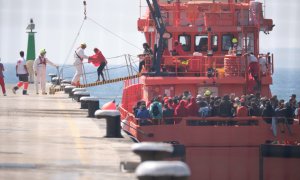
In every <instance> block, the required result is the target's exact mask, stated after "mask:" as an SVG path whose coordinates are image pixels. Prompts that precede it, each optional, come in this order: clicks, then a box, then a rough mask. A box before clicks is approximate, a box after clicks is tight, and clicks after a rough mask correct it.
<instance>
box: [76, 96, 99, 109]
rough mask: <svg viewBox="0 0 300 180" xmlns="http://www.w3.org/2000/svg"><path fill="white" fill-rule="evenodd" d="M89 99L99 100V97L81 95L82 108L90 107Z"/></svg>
mask: <svg viewBox="0 0 300 180" xmlns="http://www.w3.org/2000/svg"><path fill="white" fill-rule="evenodd" d="M89 101H99V98H97V97H95V96H91V97H81V98H80V109H88V108H89V107H88V103H89Z"/></svg>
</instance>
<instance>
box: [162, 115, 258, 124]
mask: <svg viewBox="0 0 300 180" xmlns="http://www.w3.org/2000/svg"><path fill="white" fill-rule="evenodd" d="M261 120H262V118H261V117H256V116H248V117H221V116H214V117H172V118H163V119H162V120H161V124H166V125H176V124H183V125H185V126H258V125H259V122H260V121H261Z"/></svg>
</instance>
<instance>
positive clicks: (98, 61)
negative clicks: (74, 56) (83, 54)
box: [88, 48, 107, 81]
mask: <svg viewBox="0 0 300 180" xmlns="http://www.w3.org/2000/svg"><path fill="white" fill-rule="evenodd" d="M94 52H95V54H94V55H93V56H90V57H89V58H88V62H89V63H92V64H93V65H94V66H96V67H98V69H97V73H98V79H97V81H100V75H101V77H102V79H103V81H105V78H104V74H103V69H104V67H105V66H106V64H107V61H106V59H105V57H104V56H103V54H102V52H101V51H100V50H99V49H98V48H94Z"/></svg>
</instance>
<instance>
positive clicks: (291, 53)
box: [0, 0, 300, 67]
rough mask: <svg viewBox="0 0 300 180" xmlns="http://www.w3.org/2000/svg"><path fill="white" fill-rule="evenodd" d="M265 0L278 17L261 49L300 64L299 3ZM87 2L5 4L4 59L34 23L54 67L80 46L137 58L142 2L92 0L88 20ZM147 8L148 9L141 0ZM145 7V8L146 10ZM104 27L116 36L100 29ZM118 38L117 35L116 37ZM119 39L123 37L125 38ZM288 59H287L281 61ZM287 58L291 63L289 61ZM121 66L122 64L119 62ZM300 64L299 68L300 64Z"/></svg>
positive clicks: (5, 0) (23, 43) (10, 58)
mask: <svg viewBox="0 0 300 180" xmlns="http://www.w3.org/2000/svg"><path fill="white" fill-rule="evenodd" d="M261 1H264V2H265V5H266V9H265V13H266V18H271V19H273V22H274V24H275V27H274V30H273V31H272V32H270V34H269V35H264V34H263V33H261V44H260V47H261V49H262V50H263V51H271V52H274V54H275V58H276V57H277V58H278V59H276V60H278V63H277V65H280V66H287V67H294V66H297V65H298V64H299V63H298V64H297V61H296V58H297V57H299V56H298V55H300V51H299V50H300V43H299V42H300V36H299V35H298V34H297V32H298V31H299V29H300V21H299V17H300V11H299V9H300V1H298V0H285V1H282V0H261ZM82 2H83V1H82V0H0V57H1V58H2V62H4V63H15V62H16V59H17V58H18V56H19V55H18V52H19V51H20V50H25V52H26V48H27V34H26V30H25V29H26V27H27V25H28V23H29V19H30V18H33V19H34V23H35V24H36V29H35V31H37V34H36V52H37V53H38V52H39V50H40V49H42V48H45V49H46V50H47V57H48V58H49V59H50V60H52V61H53V62H55V63H58V64H63V63H64V62H66V63H67V64H71V63H72V61H73V58H72V55H69V54H70V53H69V52H73V51H74V50H75V49H76V48H77V47H78V46H79V44H80V43H83V42H84V43H86V44H87V50H86V54H88V55H90V54H92V49H93V48H94V47H98V48H100V49H101V50H102V52H103V53H104V55H105V56H106V57H114V56H118V55H122V54H131V55H137V54H139V53H140V52H141V51H142V50H141V47H142V43H143V42H144V36H143V34H142V33H140V32H138V31H137V19H138V18H139V17H140V7H139V6H140V0H87V16H88V17H89V18H90V19H92V20H94V21H95V22H97V23H98V25H97V24H96V23H95V22H93V21H91V20H90V19H88V20H86V21H85V22H84V25H83V28H82V30H81V32H80V34H79V35H78V39H77V41H76V42H75V45H74V46H72V44H73V41H74V40H75V38H76V37H77V33H78V31H79V27H80V25H81V23H82V21H83V17H84V14H83V3H82ZM142 5H145V2H144V0H142ZM144 9H145V8H142V10H141V11H142V12H143V11H144ZM99 25H101V26H103V27H105V28H106V29H108V30H109V31H111V32H112V33H110V32H108V31H106V30H105V29H103V28H100V27H99ZM117 36H118V37H117ZM119 37H122V39H123V40H121V39H120V38H119ZM281 59H285V60H281ZM286 59H288V61H287V60H286ZM115 63H117V64H118V63H119V62H115ZM298 66H299V65H298Z"/></svg>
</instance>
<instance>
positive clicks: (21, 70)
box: [12, 51, 28, 95]
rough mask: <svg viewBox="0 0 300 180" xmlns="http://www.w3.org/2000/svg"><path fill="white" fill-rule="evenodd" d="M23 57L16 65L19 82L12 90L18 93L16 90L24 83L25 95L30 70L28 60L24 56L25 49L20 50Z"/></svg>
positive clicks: (24, 93)
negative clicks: (27, 64)
mask: <svg viewBox="0 0 300 180" xmlns="http://www.w3.org/2000/svg"><path fill="white" fill-rule="evenodd" d="M20 56H21V58H20V59H19V60H18V62H17V65H16V76H17V77H19V82H18V84H17V85H16V86H15V87H13V89H12V91H13V93H14V94H16V91H17V90H18V89H19V88H20V87H22V86H23V85H24V89H23V95H27V88H28V70H27V66H26V60H25V58H24V51H20Z"/></svg>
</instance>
